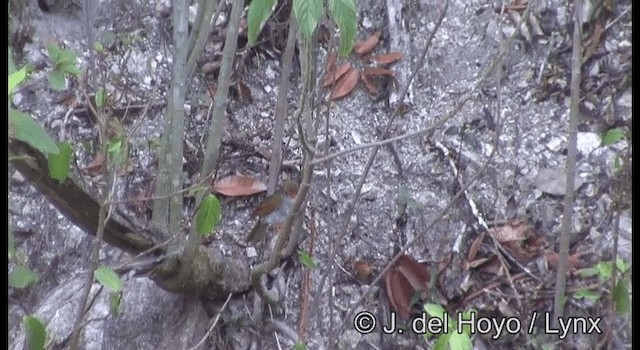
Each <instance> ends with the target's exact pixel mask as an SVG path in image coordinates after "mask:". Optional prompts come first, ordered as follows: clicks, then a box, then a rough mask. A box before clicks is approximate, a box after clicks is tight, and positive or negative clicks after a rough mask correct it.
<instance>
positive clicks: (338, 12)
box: [329, 0, 358, 57]
mask: <svg viewBox="0 0 640 350" xmlns="http://www.w3.org/2000/svg"><path fill="white" fill-rule="evenodd" d="M329 12H330V13H331V18H333V21H334V22H335V23H336V25H337V26H338V29H339V30H340V56H343V57H344V56H346V55H348V54H349V53H351V49H353V45H354V43H355V40H356V32H357V29H358V28H357V26H358V18H357V16H356V4H355V1H354V0H329Z"/></svg>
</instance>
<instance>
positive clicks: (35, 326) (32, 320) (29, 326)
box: [22, 315, 47, 350]
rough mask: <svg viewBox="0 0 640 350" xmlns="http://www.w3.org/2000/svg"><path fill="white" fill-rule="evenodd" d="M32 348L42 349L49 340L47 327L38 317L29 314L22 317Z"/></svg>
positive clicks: (34, 349)
mask: <svg viewBox="0 0 640 350" xmlns="http://www.w3.org/2000/svg"><path fill="white" fill-rule="evenodd" d="M22 323H23V324H24V328H25V332H26V335H27V342H28V344H29V349H30V350H42V349H44V347H45V342H46V340H47V329H46V328H45V326H44V324H42V321H40V320H39V319H38V318H37V317H35V316H31V315H27V316H24V317H23V318H22Z"/></svg>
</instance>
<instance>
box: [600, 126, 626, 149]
mask: <svg viewBox="0 0 640 350" xmlns="http://www.w3.org/2000/svg"><path fill="white" fill-rule="evenodd" d="M624 138H625V133H624V130H622V129H620V128H615V129H611V130H608V131H607V132H605V133H604V135H602V145H603V146H609V145H613V144H614V143H616V142H618V141H620V140H623V139H624Z"/></svg>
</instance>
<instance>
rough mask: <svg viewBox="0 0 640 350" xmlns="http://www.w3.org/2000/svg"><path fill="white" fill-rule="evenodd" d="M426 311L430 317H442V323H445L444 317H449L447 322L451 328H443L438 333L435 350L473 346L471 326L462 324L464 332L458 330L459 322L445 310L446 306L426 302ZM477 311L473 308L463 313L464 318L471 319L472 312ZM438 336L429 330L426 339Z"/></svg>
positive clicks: (460, 348)
mask: <svg viewBox="0 0 640 350" xmlns="http://www.w3.org/2000/svg"><path fill="white" fill-rule="evenodd" d="M424 311H426V312H427V314H428V315H429V316H430V317H434V318H438V319H440V322H441V323H440V324H445V323H444V321H445V320H444V318H445V317H447V318H448V319H447V322H448V325H449V328H448V329H446V330H443V331H442V333H440V334H439V335H437V339H436V342H435V345H434V346H433V349H434V350H444V349H451V350H467V349H469V350H470V349H471V348H472V345H473V344H472V343H471V328H470V326H468V325H464V326H462V332H458V324H457V322H456V320H454V319H452V318H451V317H450V316H449V315H448V314H447V313H446V312H445V310H444V308H443V307H442V306H440V305H438V304H429V303H427V304H424ZM473 312H475V311H473V310H467V311H465V312H464V313H463V314H462V318H463V319H464V320H469V319H471V317H472V313H473ZM434 336H436V335H435V334H432V333H431V332H429V331H428V330H427V333H426V334H425V335H424V338H425V340H426V339H429V338H432V337H434Z"/></svg>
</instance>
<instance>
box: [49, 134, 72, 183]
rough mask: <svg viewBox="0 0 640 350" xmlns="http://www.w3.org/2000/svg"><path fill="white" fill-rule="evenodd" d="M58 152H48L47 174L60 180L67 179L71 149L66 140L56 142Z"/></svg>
mask: <svg viewBox="0 0 640 350" xmlns="http://www.w3.org/2000/svg"><path fill="white" fill-rule="evenodd" d="M58 149H59V150H60V152H58V154H49V162H48V163H49V176H51V177H52V178H53V179H56V180H58V181H60V182H63V181H64V180H66V179H67V175H69V165H70V164H71V155H72V154H73V150H72V149H71V145H69V143H68V142H60V143H58Z"/></svg>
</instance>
